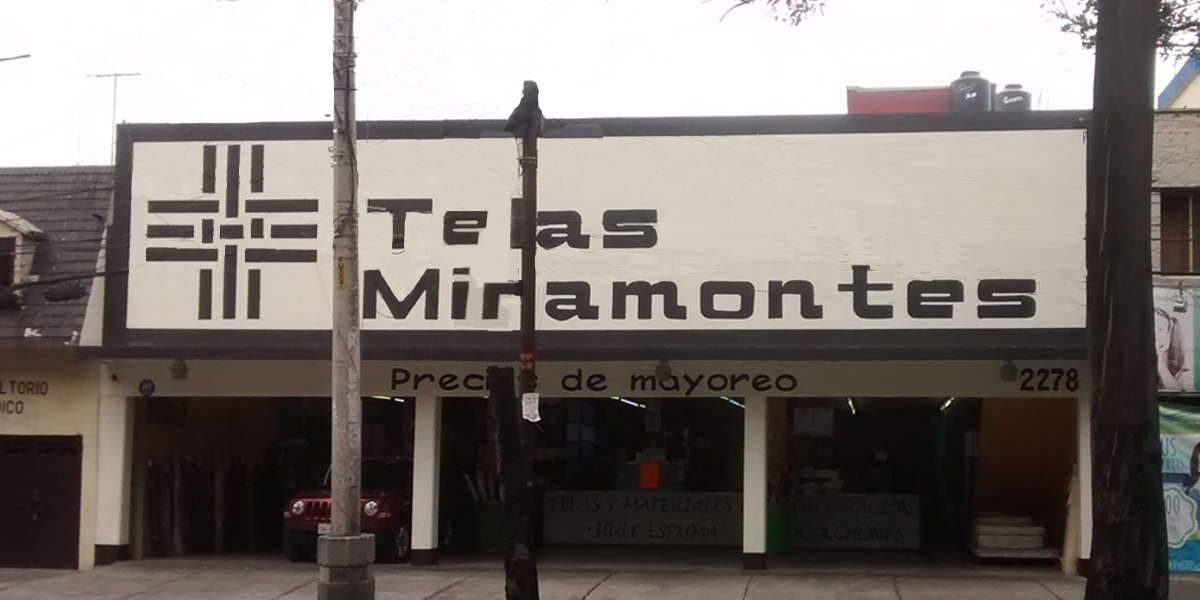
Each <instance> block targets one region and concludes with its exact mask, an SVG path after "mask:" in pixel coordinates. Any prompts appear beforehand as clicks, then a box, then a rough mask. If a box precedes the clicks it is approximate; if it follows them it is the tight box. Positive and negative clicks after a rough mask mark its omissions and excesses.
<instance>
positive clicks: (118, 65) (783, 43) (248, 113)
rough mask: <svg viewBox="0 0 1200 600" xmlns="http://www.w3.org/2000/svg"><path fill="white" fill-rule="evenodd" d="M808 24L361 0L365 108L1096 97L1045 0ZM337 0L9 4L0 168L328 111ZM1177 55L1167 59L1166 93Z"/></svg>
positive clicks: (672, 107) (757, 16)
mask: <svg viewBox="0 0 1200 600" xmlns="http://www.w3.org/2000/svg"><path fill="white" fill-rule="evenodd" d="M829 2H830V6H829V7H828V8H827V10H826V11H825V16H824V17H818V18H816V19H814V20H812V21H810V22H808V23H805V24H803V25H801V26H799V27H790V26H787V25H784V24H781V23H777V22H774V21H772V20H771V19H770V18H769V15H768V14H767V13H766V12H765V11H764V10H763V9H759V8H756V7H747V8H740V9H738V10H736V11H734V12H733V13H732V14H730V15H729V16H728V17H727V18H726V19H725V20H724V21H723V22H721V21H720V18H721V15H722V13H724V12H725V10H726V8H728V6H729V5H730V2H729V1H728V0H708V1H707V2H704V1H702V0H365V1H364V2H363V3H362V5H361V6H360V8H359V10H358V13H357V35H358V54H359V71H358V89H359V116H360V118H362V119H474V118H504V117H506V116H507V115H508V112H509V110H510V109H511V108H512V106H514V105H515V104H516V101H517V100H518V98H519V96H520V90H521V81H522V80H524V79H536V80H537V81H538V83H539V85H540V87H541V90H542V94H541V100H542V107H543V109H544V111H545V113H546V114H547V115H548V116H550V117H591V116H666V115H747V114H828V113H844V112H845V111H846V86H852V85H854V86H927V85H945V84H947V83H949V82H950V81H951V80H953V79H954V78H955V77H957V76H958V74H959V72H960V71H963V70H968V69H970V70H980V71H982V72H983V75H984V76H985V77H987V78H989V79H991V80H992V81H995V82H997V83H999V84H1000V85H1003V84H1005V83H1013V82H1019V83H1023V84H1025V86H1026V88H1027V89H1029V90H1030V91H1031V92H1032V93H1033V96H1034V100H1035V103H1036V105H1037V107H1038V108H1047V109H1061V108H1088V107H1089V106H1090V104H1091V72H1092V55H1091V53H1090V52H1087V51H1084V50H1082V49H1081V48H1080V46H1079V42H1078V40H1077V39H1075V38H1073V37H1071V36H1070V35H1067V34H1063V33H1059V31H1058V27H1057V25H1056V24H1055V23H1053V22H1051V21H1050V20H1049V18H1048V17H1047V16H1046V14H1045V13H1044V11H1043V10H1042V8H1041V0H987V1H985V0H906V1H903V2H898V1H896V0H829ZM331 6H332V2H331V1H330V0H103V1H97V0H37V1H28V2H18V1H16V0H3V1H2V2H0V57H4V56H12V55H17V54H32V55H33V56H32V58H29V59H24V60H18V61H11V62H0V82H2V83H3V93H2V94H0V111H2V112H3V114H4V115H5V116H6V124H7V126H6V127H5V128H4V133H3V134H0V136H2V137H0V141H2V143H0V166H26V165H71V164H79V163H82V164H107V163H108V162H109V157H110V149H111V118H112V115H111V109H112V80H111V79H99V78H90V77H88V75H90V74H97V73H112V72H135V73H140V76H137V77H128V78H123V79H121V81H120V88H119V89H120V92H119V95H118V107H117V119H118V120H119V121H130V122H230V121H263V120H272V121H285V120H324V119H326V115H327V114H328V113H329V112H330V109H329V107H330V106H331V104H332V92H331V90H330V87H331V75H330V52H331V49H332V42H331V41H330V40H331V35H332V14H333V11H332V8H331ZM1176 66H1177V65H1176V64H1175V63H1174V62H1173V61H1165V62H1161V63H1160V65H1159V69H1158V73H1157V78H1158V86H1157V89H1158V90H1161V89H1162V87H1163V86H1164V85H1165V84H1166V83H1167V82H1168V81H1169V80H1170V78H1171V76H1172V74H1173V73H1174V71H1175V68H1176Z"/></svg>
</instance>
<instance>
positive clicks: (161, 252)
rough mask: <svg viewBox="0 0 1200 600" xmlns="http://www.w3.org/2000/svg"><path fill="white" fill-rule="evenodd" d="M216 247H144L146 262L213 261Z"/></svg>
mask: <svg viewBox="0 0 1200 600" xmlns="http://www.w3.org/2000/svg"><path fill="white" fill-rule="evenodd" d="M216 260H217V250H216V248H146V262H213V261H216Z"/></svg>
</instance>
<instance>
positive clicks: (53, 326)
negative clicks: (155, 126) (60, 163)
mask: <svg viewBox="0 0 1200 600" xmlns="http://www.w3.org/2000/svg"><path fill="white" fill-rule="evenodd" d="M112 190H113V177H112V168H111V167H47V168H22V169H0V482H2V483H0V506H2V507H3V510H0V567H67V568H90V567H91V566H92V564H93V561H94V559H95V557H96V555H97V553H98V551H97V548H98V546H97V544H98V543H100V542H99V541H98V540H97V528H96V513H97V510H102V511H104V512H108V511H109V510H110V509H111V508H112V507H107V506H105V507H103V508H99V509H98V506H100V505H101V500H100V499H99V498H98V497H97V468H98V462H99V461H100V460H101V448H100V439H101V437H102V436H101V434H100V427H101V422H100V420H101V419H102V418H103V415H102V414H101V413H100V412H99V405H98V402H99V397H100V386H101V372H102V369H101V367H100V366H99V365H97V364H95V363H87V362H82V361H80V360H79V359H78V358H77V357H76V347H77V345H78V343H79V340H80V337H81V335H82V334H83V329H84V314H85V310H86V308H87V303H88V293H89V291H90V289H91V287H92V279H93V276H94V274H95V272H96V266H97V260H98V258H99V254H98V253H99V250H100V247H101V238H102V237H103V235H104V226H105V223H106V221H107V217H108V210H109V206H110V203H111V198H112ZM101 554H102V552H101Z"/></svg>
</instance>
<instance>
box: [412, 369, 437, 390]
mask: <svg viewBox="0 0 1200 600" xmlns="http://www.w3.org/2000/svg"><path fill="white" fill-rule="evenodd" d="M433 377H434V376H433V373H418V374H417V378H416V379H414V380H413V391H416V390H419V389H421V382H422V381H428V382H430V383H433Z"/></svg>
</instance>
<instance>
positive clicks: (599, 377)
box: [587, 373, 608, 392]
mask: <svg viewBox="0 0 1200 600" xmlns="http://www.w3.org/2000/svg"><path fill="white" fill-rule="evenodd" d="M605 379H608V378H607V377H606V376H605V375H603V374H601V373H593V374H591V375H588V378H587V387H588V389H589V390H591V391H593V392H603V391H604V390H607V389H608V384H607V383H604V380H605Z"/></svg>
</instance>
